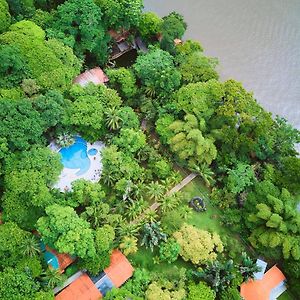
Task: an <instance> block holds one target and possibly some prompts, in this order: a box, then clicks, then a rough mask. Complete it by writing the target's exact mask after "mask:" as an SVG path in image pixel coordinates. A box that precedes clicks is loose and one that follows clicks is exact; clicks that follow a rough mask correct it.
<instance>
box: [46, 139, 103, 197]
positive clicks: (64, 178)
mask: <svg viewBox="0 0 300 300" xmlns="http://www.w3.org/2000/svg"><path fill="white" fill-rule="evenodd" d="M49 147H50V149H52V151H55V152H58V153H59V154H60V156H61V162H62V164H63V166H64V168H63V170H62V172H61V174H60V176H59V180H58V181H57V183H55V185H54V187H55V188H58V189H59V190H60V191H61V192H66V191H71V190H72V183H73V182H74V181H75V180H78V179H84V180H88V181H91V182H98V181H99V180H100V176H101V172H102V162H101V158H102V155H101V153H102V150H103V148H104V147H105V145H104V143H103V142H101V141H96V142H93V143H89V142H87V141H85V140H84V139H83V138H82V137H80V136H79V135H76V136H74V144H72V145H70V146H69V147H64V148H59V147H58V145H57V144H56V143H55V141H53V142H52V143H51V144H50V145H49Z"/></svg>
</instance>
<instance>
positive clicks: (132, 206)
mask: <svg viewBox="0 0 300 300" xmlns="http://www.w3.org/2000/svg"><path fill="white" fill-rule="evenodd" d="M145 208H146V202H145V201H144V200H139V201H133V202H132V203H129V204H128V205H127V206H126V212H125V215H126V217H128V218H129V219H130V220H133V219H135V218H136V217H137V216H139V215H140V214H141V213H142V212H143V211H144V210H145Z"/></svg>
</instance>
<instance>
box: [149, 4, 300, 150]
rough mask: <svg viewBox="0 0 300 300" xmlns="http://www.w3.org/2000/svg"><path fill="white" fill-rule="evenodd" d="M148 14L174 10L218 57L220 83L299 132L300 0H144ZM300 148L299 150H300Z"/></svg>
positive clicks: (189, 35)
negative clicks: (233, 85) (234, 85)
mask: <svg viewBox="0 0 300 300" xmlns="http://www.w3.org/2000/svg"><path fill="white" fill-rule="evenodd" d="M144 3H145V10H147V11H148V10H150V11H154V12H156V13H157V14H158V15H160V16H164V15H166V14H168V13H169V12H171V11H173V10H175V11H178V12H180V13H181V14H183V15H184V18H185V20H186V22H187V24H188V29H187V32H186V35H185V37H184V38H185V39H188V38H190V39H195V40H198V41H200V43H201V44H202V46H203V47H204V48H205V53H206V54H207V55H209V56H213V57H217V58H218V59H219V67H218V69H219V73H220V74H221V79H222V80H226V79H229V78H234V79H236V80H238V81H241V82H242V83H243V85H244V86H245V88H246V89H247V90H249V91H253V93H254V96H255V98H256V99H257V100H258V102H259V103H261V105H262V106H263V107H264V108H265V109H267V110H268V111H271V112H272V113H273V114H274V115H276V114H279V115H281V116H283V117H285V118H286V119H287V120H288V121H289V122H290V123H291V124H292V125H294V126H295V127H297V128H298V129H300V0H144ZM299 149H300V147H299Z"/></svg>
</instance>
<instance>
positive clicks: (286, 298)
mask: <svg viewBox="0 0 300 300" xmlns="http://www.w3.org/2000/svg"><path fill="white" fill-rule="evenodd" d="M277 299H278V300H295V298H294V297H293V296H292V295H291V294H290V293H289V291H288V290H287V291H285V292H284V293H283V294H282V295H281V296H280V297H279V298H277Z"/></svg>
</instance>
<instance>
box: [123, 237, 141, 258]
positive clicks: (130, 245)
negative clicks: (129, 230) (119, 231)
mask: <svg viewBox="0 0 300 300" xmlns="http://www.w3.org/2000/svg"><path fill="white" fill-rule="evenodd" d="M137 241H138V240H137V238H135V237H132V236H125V237H123V239H122V241H121V244H120V249H121V250H122V252H123V253H124V254H125V255H126V256H128V255H129V254H133V253H136V252H137V250H138V247H137Z"/></svg>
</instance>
